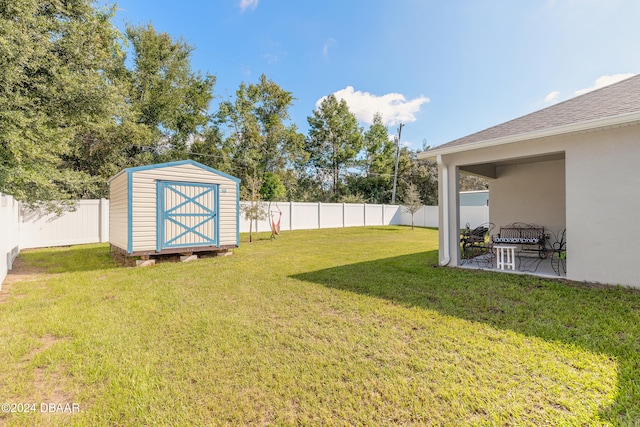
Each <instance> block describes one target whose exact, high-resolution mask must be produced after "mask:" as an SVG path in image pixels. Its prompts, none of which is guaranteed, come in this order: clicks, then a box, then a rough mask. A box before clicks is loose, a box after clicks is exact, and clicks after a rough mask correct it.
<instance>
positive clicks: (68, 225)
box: [0, 194, 489, 284]
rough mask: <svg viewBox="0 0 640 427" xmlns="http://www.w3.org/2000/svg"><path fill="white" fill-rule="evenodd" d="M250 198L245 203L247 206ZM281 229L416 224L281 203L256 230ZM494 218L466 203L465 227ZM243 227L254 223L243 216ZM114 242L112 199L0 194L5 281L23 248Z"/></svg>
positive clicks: (0, 276)
mask: <svg viewBox="0 0 640 427" xmlns="http://www.w3.org/2000/svg"><path fill="white" fill-rule="evenodd" d="M244 203H247V202H242V204H244ZM272 220H273V221H275V222H277V221H278V220H279V221H280V229H281V230H305V229H314V228H340V227H363V226H376V225H411V214H409V213H406V212H405V211H404V208H403V207H402V206H398V205H370V204H364V203H362V204H348V203H303V202H279V203H275V202H274V203H271V205H268V214H267V218H266V219H264V220H261V221H258V222H257V224H255V223H254V226H253V228H254V231H269V230H270V226H269V221H272ZM413 220H414V224H415V225H416V226H418V227H434V228H437V227H438V207H437V206H423V207H422V208H421V209H420V210H419V211H418V212H416V213H415V215H414V218H413ZM488 221H489V207H488V206H461V207H460V225H461V227H464V225H465V224H467V223H469V225H470V226H471V227H472V228H473V227H476V226H478V225H480V224H482V223H485V222H488ZM240 231H241V232H248V231H249V221H247V220H246V219H244V216H243V215H242V214H241V215H240ZM108 241H109V201H108V200H106V199H100V200H80V201H78V202H77V204H76V210H75V211H72V212H65V213H64V214H63V215H61V216H56V215H53V214H46V213H44V212H42V211H39V210H28V209H26V208H24V207H20V205H19V203H18V202H17V201H15V200H14V199H13V197H11V196H6V195H2V194H0V284H1V283H2V280H4V278H5V276H6V274H7V270H10V269H11V264H12V262H13V260H14V259H15V257H16V255H17V254H18V251H19V250H20V249H27V248H40V247H49V246H67V245H77V244H83V243H97V242H108Z"/></svg>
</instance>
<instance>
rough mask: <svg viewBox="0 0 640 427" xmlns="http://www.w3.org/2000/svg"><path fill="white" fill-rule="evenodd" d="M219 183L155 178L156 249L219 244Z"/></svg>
mask: <svg viewBox="0 0 640 427" xmlns="http://www.w3.org/2000/svg"><path fill="white" fill-rule="evenodd" d="M218 204H219V203H218V186H217V185H216V184H201V183H191V182H171V181H158V239H157V246H158V247H157V250H158V252H160V251H162V250H163V249H170V248H187V247H201V246H218Z"/></svg>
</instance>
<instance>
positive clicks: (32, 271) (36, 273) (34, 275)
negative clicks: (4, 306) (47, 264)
mask: <svg viewBox="0 0 640 427" xmlns="http://www.w3.org/2000/svg"><path fill="white" fill-rule="evenodd" d="M46 271H47V270H46V269H45V268H42V267H36V266H33V265H28V264H27V263H25V262H24V260H23V259H22V258H21V257H19V256H18V257H17V258H16V259H15V261H13V265H12V268H11V270H9V272H8V273H7V277H5V279H4V282H2V289H1V290H0V303H3V302H5V301H6V300H8V299H9V294H10V293H11V288H12V285H13V284H14V283H17V282H33V281H36V280H42V279H46V278H47V277H50V276H51V274H48V273H47V272H46Z"/></svg>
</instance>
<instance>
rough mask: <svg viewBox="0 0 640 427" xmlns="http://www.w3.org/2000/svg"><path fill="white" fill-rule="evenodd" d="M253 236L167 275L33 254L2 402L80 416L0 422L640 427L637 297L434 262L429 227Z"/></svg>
mask: <svg viewBox="0 0 640 427" xmlns="http://www.w3.org/2000/svg"><path fill="white" fill-rule="evenodd" d="M246 240H247V238H246V236H243V238H242V245H241V247H240V248H239V249H237V250H236V251H235V254H234V256H232V257H219V258H209V259H202V260H198V261H196V262H191V263H184V264H182V263H161V264H159V265H156V266H155V267H150V268H122V267H119V266H118V265H117V264H116V263H115V262H114V261H113V260H112V259H111V257H110V256H109V252H108V251H109V249H108V246H106V245H85V246H76V247H71V248H57V249H43V250H36V251H26V252H23V253H22V254H21V255H20V258H21V262H22V263H23V264H24V265H25V266H26V267H27V270H29V269H30V270H32V271H36V272H39V273H38V274H35V275H32V276H25V277H24V280H22V281H14V282H12V283H11V284H10V286H8V290H6V292H7V294H6V295H4V298H3V300H2V302H0V403H15V404H19V403H28V404H31V403H35V404H36V405H38V409H39V405H40V403H41V402H45V403H62V404H66V403H69V404H73V403H76V404H78V405H79V408H80V412H79V413H74V414H66V415H65V414H59V413H40V412H36V413H0V425H36V424H51V425H87V426H100V425H103V426H117V425H122V426H130V425H247V424H249V425H268V424H275V425H397V424H401V425H404V424H407V425H437V426H443V425H452V426H458V425H468V426H472V425H490V426H493V425H511V426H527V425H531V426H539V425H549V426H591V425H614V426H615V425H621V426H640V292H638V291H632V290H629V289H625V288H616V287H596V286H584V285H580V284H575V283H568V282H559V281H551V280H544V279H539V278H532V277H528V276H520V275H509V274H498V273H492V272H483V271H468V270H460V269H452V268H439V267H434V264H436V263H437V231H435V230H430V229H416V230H413V231H412V230H411V229H410V228H407V227H373V228H347V229H334V230H313V231H296V232H284V233H282V234H281V236H280V237H279V238H278V240H275V241H271V240H269V239H268V235H265V234H260V235H259V238H258V240H257V241H255V242H254V243H252V244H249V243H247V242H246ZM4 292H5V291H3V293H4Z"/></svg>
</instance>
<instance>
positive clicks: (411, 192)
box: [403, 183, 422, 230]
mask: <svg viewBox="0 0 640 427" xmlns="http://www.w3.org/2000/svg"><path fill="white" fill-rule="evenodd" d="M403 202H404V203H403V204H404V208H403V210H404V211H405V212H408V213H410V214H411V229H412V230H413V228H414V227H413V216H414V215H415V213H416V212H418V211H419V210H420V208H421V207H422V199H421V198H420V193H419V192H418V189H417V188H416V186H415V185H413V184H411V183H410V184H409V185H408V186H407V189H406V191H405V193H404V199H403Z"/></svg>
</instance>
